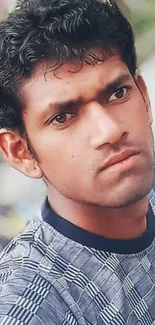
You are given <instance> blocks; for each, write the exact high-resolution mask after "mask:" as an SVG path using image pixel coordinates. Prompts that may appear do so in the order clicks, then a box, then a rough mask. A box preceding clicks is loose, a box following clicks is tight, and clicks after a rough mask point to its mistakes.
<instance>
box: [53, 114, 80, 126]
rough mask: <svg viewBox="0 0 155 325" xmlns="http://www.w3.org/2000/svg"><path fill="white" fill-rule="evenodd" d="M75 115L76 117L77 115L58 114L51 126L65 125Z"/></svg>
mask: <svg viewBox="0 0 155 325" xmlns="http://www.w3.org/2000/svg"><path fill="white" fill-rule="evenodd" d="M73 115H74V116H75V114H71V113H60V114H57V115H56V116H55V117H53V119H51V121H50V124H53V125H61V124H64V123H66V122H68V121H69V120H71V118H72V117H73Z"/></svg>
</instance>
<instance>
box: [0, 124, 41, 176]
mask: <svg viewBox="0 0 155 325" xmlns="http://www.w3.org/2000/svg"><path fill="white" fill-rule="evenodd" d="M0 149H1V151H2V152H3V154H4V156H5V158H6V159H7V161H8V163H9V164H10V165H11V166H12V167H13V168H15V169H17V170H18V171H20V172H21V173H23V174H24V175H26V176H27V177H30V178H42V177H43V172H42V170H41V168H40V166H39V164H38V163H37V161H36V160H35V159H34V157H33V156H32V154H31V153H30V152H29V150H28V149H27V144H26V141H25V140H24V139H23V138H22V137H21V136H20V135H19V134H18V133H16V132H14V131H10V130H7V129H0Z"/></svg>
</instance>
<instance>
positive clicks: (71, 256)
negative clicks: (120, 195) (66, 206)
mask: <svg viewBox="0 0 155 325" xmlns="http://www.w3.org/2000/svg"><path fill="white" fill-rule="evenodd" d="M153 211H154V212H155V194H154V190H152V191H151V193H150V206H149V211H148V215H147V230H146V232H145V233H144V234H143V235H142V236H141V237H139V238H137V239H133V240H110V239H105V238H102V237H99V236H96V235H93V234H90V233H88V232H87V231H84V230H82V229H80V228H78V227H76V226H74V225H72V224H71V223H69V222H68V221H66V220H64V219H63V218H61V217H59V216H56V215H55V214H54V212H53V211H52V210H51V209H50V207H49V205H48V202H47V201H46V203H45V206H44V208H43V220H39V219H38V220H35V221H33V222H31V223H30V224H29V225H28V227H27V228H26V230H25V231H24V232H23V233H22V234H20V235H18V236H17V237H16V238H15V239H14V240H13V241H12V242H11V243H10V244H9V245H8V246H7V247H6V248H5V249H4V251H3V252H2V254H1V257H0V325H153V324H154V325H155V218H154V212H153ZM49 223H50V224H49Z"/></svg>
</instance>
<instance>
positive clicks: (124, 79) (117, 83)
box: [101, 74, 132, 93]
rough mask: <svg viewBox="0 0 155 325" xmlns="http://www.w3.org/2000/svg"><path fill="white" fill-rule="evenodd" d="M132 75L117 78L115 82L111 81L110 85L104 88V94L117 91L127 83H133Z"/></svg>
mask: <svg viewBox="0 0 155 325" xmlns="http://www.w3.org/2000/svg"><path fill="white" fill-rule="evenodd" d="M131 79H132V78H131V75H130V74H122V75H120V76H118V77H116V78H115V79H114V80H112V81H110V82H109V83H108V84H106V86H105V87H103V88H102V90H101V92H102V93H109V92H112V91H115V90H116V89H117V88H118V87H120V86H122V85H123V84H124V83H125V82H129V81H131Z"/></svg>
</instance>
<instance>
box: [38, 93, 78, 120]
mask: <svg viewBox="0 0 155 325" xmlns="http://www.w3.org/2000/svg"><path fill="white" fill-rule="evenodd" d="M81 103H82V99H81V98H77V99H76V100H66V101H57V102H53V103H49V104H48V105H47V107H45V108H44V109H43V111H42V113H41V114H40V118H41V119H44V118H46V117H47V115H48V114H51V113H52V114H55V113H57V112H64V111H65V110H66V109H68V110H73V111H74V109H75V108H76V107H77V106H79V105H80V104H81Z"/></svg>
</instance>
